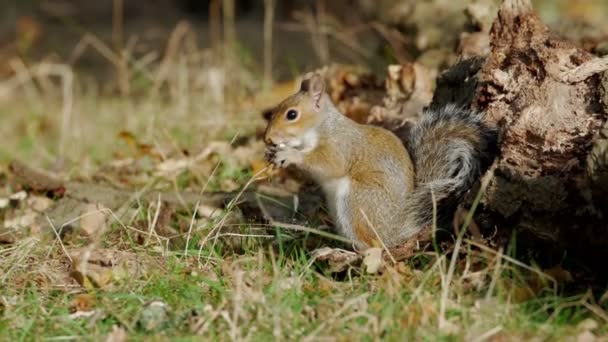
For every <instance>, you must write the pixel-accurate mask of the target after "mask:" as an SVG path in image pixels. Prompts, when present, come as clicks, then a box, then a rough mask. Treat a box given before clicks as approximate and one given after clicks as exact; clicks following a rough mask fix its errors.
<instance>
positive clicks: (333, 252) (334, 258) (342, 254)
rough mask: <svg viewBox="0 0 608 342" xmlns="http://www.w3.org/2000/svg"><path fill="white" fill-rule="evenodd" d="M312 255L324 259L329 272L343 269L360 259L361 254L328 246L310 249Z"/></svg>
mask: <svg viewBox="0 0 608 342" xmlns="http://www.w3.org/2000/svg"><path fill="white" fill-rule="evenodd" d="M312 257H313V259H314V260H317V261H326V262H327V264H328V265H329V269H328V271H329V272H330V273H339V272H342V271H345V270H347V269H348V268H349V267H352V266H354V265H356V264H357V263H359V262H360V261H361V256H360V255H359V254H357V253H355V252H351V251H346V250H343V249H339V248H330V247H322V248H319V249H315V250H314V251H312Z"/></svg>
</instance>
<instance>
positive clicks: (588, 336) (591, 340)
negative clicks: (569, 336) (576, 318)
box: [576, 331, 597, 342]
mask: <svg viewBox="0 0 608 342" xmlns="http://www.w3.org/2000/svg"><path fill="white" fill-rule="evenodd" d="M595 341H597V338H596V337H595V335H594V334H593V333H592V332H591V331H583V332H582V333H580V334H578V336H576V342H595Z"/></svg>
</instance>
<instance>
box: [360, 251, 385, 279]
mask: <svg viewBox="0 0 608 342" xmlns="http://www.w3.org/2000/svg"><path fill="white" fill-rule="evenodd" d="M363 255H364V257H363V265H365V271H366V272H367V273H369V274H376V273H378V271H379V270H380V268H381V267H382V266H383V264H384V260H383V259H382V248H379V247H375V248H368V249H366V250H365V252H363Z"/></svg>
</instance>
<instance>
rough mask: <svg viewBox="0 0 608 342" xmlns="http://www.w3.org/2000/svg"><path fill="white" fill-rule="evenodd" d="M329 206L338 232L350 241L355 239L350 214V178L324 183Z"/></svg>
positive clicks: (323, 186)
mask: <svg viewBox="0 0 608 342" xmlns="http://www.w3.org/2000/svg"><path fill="white" fill-rule="evenodd" d="M321 186H322V188H323V191H324V192H325V197H326V199H327V206H328V207H329V213H330V214H331V216H332V218H333V220H334V224H335V225H336V227H337V228H338V231H339V232H340V233H342V234H343V235H345V236H346V237H348V238H350V239H354V236H353V233H352V229H350V226H351V222H350V214H349V212H348V210H349V209H348V208H349V206H348V197H349V195H350V178H348V177H342V178H337V179H332V180H330V181H327V182H324V183H323V184H322V185H321Z"/></svg>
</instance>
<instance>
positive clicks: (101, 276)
mask: <svg viewBox="0 0 608 342" xmlns="http://www.w3.org/2000/svg"><path fill="white" fill-rule="evenodd" d="M69 254H70V257H71V258H72V269H71V272H70V275H71V276H72V277H73V278H74V279H76V281H77V282H78V283H79V284H80V285H81V286H83V287H85V288H92V287H99V288H108V287H111V286H112V285H114V284H115V283H120V282H124V281H129V280H131V279H137V278H140V277H142V276H144V275H146V274H147V273H148V270H149V269H150V268H151V267H152V265H151V264H152V262H153V261H155V259H154V258H152V257H146V256H139V255H137V254H135V253H132V252H125V251H118V250H112V249H103V248H99V249H92V247H91V246H89V247H85V248H79V249H75V250H72V251H70V252H69ZM155 267H158V266H157V265H155Z"/></svg>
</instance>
